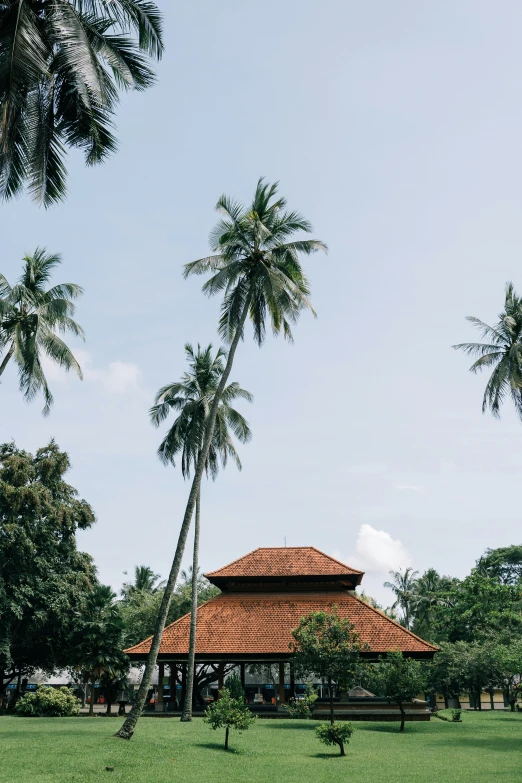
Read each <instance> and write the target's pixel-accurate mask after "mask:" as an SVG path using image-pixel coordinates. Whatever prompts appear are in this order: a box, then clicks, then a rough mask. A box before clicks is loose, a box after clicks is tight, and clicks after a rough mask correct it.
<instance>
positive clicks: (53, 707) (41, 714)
mask: <svg viewBox="0 0 522 783" xmlns="http://www.w3.org/2000/svg"><path fill="white" fill-rule="evenodd" d="M80 705H81V702H80V700H79V699H78V698H77V697H76V696H75V695H74V693H73V692H72V690H71V689H70V688H50V687H49V686H47V685H39V686H38V687H37V689H36V691H34V692H32V693H26V694H24V696H22V698H21V699H19V700H18V701H17V703H16V707H15V712H16V714H17V715H20V716H22V717H25V718H68V717H70V716H71V715H78V713H79V712H80Z"/></svg>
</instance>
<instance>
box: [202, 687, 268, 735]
mask: <svg viewBox="0 0 522 783" xmlns="http://www.w3.org/2000/svg"><path fill="white" fill-rule="evenodd" d="M255 719H256V716H255V715H252V713H251V712H250V710H249V709H248V707H247V706H246V704H243V702H242V701H240V700H239V699H233V698H232V696H231V695H230V691H228V690H227V688H223V690H222V691H219V699H218V700H217V701H215V702H213V703H212V704H209V706H208V707H207V709H206V710H205V717H204V718H203V720H204V721H205V723H208V725H209V726H210V727H211V728H212V729H223V728H224V729H225V750H228V735H229V732H230V729H236V731H239V732H240V733H241V732H242V731H246V730H247V729H249V728H250V726H251V725H252V723H254V721H255Z"/></svg>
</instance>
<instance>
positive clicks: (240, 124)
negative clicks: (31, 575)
mask: <svg viewBox="0 0 522 783" xmlns="http://www.w3.org/2000/svg"><path fill="white" fill-rule="evenodd" d="M160 6H161V7H162V9H163V11H164V13H165V44H166V52H165V56H164V58H163V60H162V62H161V63H160V65H159V66H158V69H157V71H158V82H157V84H156V86H155V87H154V88H152V89H150V90H148V91H147V92H145V93H132V94H127V95H125V96H124V97H123V99H122V102H121V105H120V107H119V110H118V116H117V129H118V131H117V132H118V138H119V140H120V146H119V151H118V152H117V153H116V154H115V155H113V156H112V157H111V158H110V159H109V160H108V161H107V162H106V163H105V164H104V165H103V166H98V167H95V168H90V169H87V168H85V167H84V165H83V162H82V159H81V156H79V155H78V154H70V155H69V157H68V169H69V180H68V185H69V191H68V198H67V200H66V201H65V202H64V203H63V204H60V205H58V206H55V207H53V208H51V209H49V210H47V211H46V210H44V209H42V208H39V207H37V206H36V205H35V204H34V203H32V202H31V201H30V199H29V197H27V196H23V197H21V198H19V199H18V200H16V201H15V202H12V203H9V204H3V205H2V206H1V208H0V259H1V266H0V271H2V273H4V274H5V275H6V277H7V278H8V280H9V281H11V282H12V281H14V280H15V279H16V278H17V277H18V275H19V273H20V269H21V258H22V256H23V255H24V254H25V253H31V252H33V251H34V249H35V248H36V247H37V246H43V247H46V248H47V249H48V250H49V251H52V252H59V253H61V254H62V257H63V265H62V267H61V268H60V269H59V270H58V272H57V275H56V278H55V280H56V282H64V281H73V282H76V283H79V284H80V285H82V286H83V287H84V289H85V294H84V296H83V297H82V299H81V300H80V302H79V304H78V309H77V320H78V321H79V322H80V323H81V324H82V325H83V327H84V329H85V331H86V341H85V343H79V342H78V341H75V340H72V339H70V340H69V342H70V344H71V345H72V346H73V347H74V349H75V351H76V352H77V355H78V357H79V359H80V362H81V364H82V367H83V368H84V374H85V378H84V380H83V382H80V381H79V380H78V379H77V378H75V377H72V376H71V377H69V376H64V375H62V374H61V373H60V372H58V371H56V370H55V369H54V368H50V370H49V380H50V382H51V386H52V391H53V393H54V395H55V400H56V401H55V405H54V408H53V410H52V413H51V415H50V416H49V417H48V418H46V419H45V418H43V417H42V415H41V408H42V407H43V402H42V401H41V400H37V401H36V402H35V403H32V404H31V405H27V404H25V403H24V402H23V401H22V399H21V396H20V394H19V392H18V390H17V385H16V373H15V370H14V367H8V369H7V370H6V372H5V373H4V376H3V378H2V384H1V387H0V398H1V400H2V403H1V404H2V408H1V412H2V413H1V415H0V439H1V440H2V441H8V440H11V439H14V440H15V441H16V443H17V445H18V446H19V447H21V448H25V449H27V450H31V451H32V450H35V449H37V448H38V447H39V446H42V445H43V444H45V443H46V442H48V441H49V439H50V438H51V437H54V438H55V439H56V440H57V442H58V444H59V445H60V447H61V448H63V449H65V450H66V451H67V452H68V453H69V455H70V459H71V462H72V469H71V471H70V473H69V476H68V479H69V481H70V483H71V484H73V485H74V486H75V487H77V489H78V491H79V493H80V495H81V497H84V498H85V499H86V500H88V501H89V502H90V503H91V504H92V506H93V508H94V510H95V513H96V516H97V523H96V525H95V526H94V527H93V528H92V529H91V530H89V531H87V532H84V533H81V534H80V535H79V536H78V540H79V546H80V547H81V548H82V549H84V550H85V551H88V552H90V553H91V554H92V555H93V556H94V558H95V561H96V564H97V566H98V569H99V576H100V579H101V580H102V581H103V582H105V583H108V584H111V585H113V587H114V588H115V589H117V588H118V587H119V586H120V585H121V582H122V581H123V580H124V579H125V576H124V571H129V572H132V570H133V568H134V566H135V565H136V564H147V565H150V566H151V567H152V568H154V569H155V570H156V571H157V572H158V573H160V574H162V575H164V576H165V575H166V574H167V573H168V570H169V568H170V563H171V559H172V556H173V552H174V549H175V544H176V540H177V535H178V531H179V527H180V524H181V519H182V515H183V511H184V506H185V502H186V498H187V494H188V489H189V487H188V485H187V484H186V483H185V482H184V481H183V479H182V478H181V474H180V471H179V470H177V469H174V468H172V467H170V468H166V467H164V466H162V464H161V463H160V462H159V460H158V458H157V456H156V448H157V446H158V444H159V442H160V440H161V437H162V435H163V432H164V430H163V429H161V430H156V429H155V428H154V427H152V426H151V424H150V423H149V419H148V409H149V407H150V405H151V404H152V402H153V397H154V394H155V392H156V390H157V389H158V388H159V387H160V386H162V385H164V384H166V383H168V382H171V381H174V380H177V379H178V378H179V376H180V375H181V374H182V372H183V371H184V369H185V357H184V348H183V346H184V344H185V343H186V342H187V341H189V342H192V343H194V344H197V343H198V342H200V343H201V344H202V345H205V346H206V345H207V344H208V343H209V342H211V343H212V344H213V345H214V346H216V347H217V346H218V345H219V339H218V336H217V332H216V326H217V318H218V314H219V300H218V299H212V300H209V299H207V298H205V297H204V295H203V294H202V293H201V285H202V282H203V280H202V279H201V278H193V279H191V280H190V281H184V280H183V279H182V274H181V272H182V266H183V264H184V263H186V262H188V261H191V260H193V259H195V258H199V257H201V256H203V255H206V254H207V249H208V234H209V231H210V229H211V228H212V226H213V224H214V222H215V220H216V214H215V212H214V205H215V203H216V201H217V199H218V197H219V196H220V195H221V194H222V193H223V192H225V193H227V194H229V195H232V196H234V197H235V198H237V199H240V200H242V201H243V202H248V200H249V199H251V197H252V195H253V192H254V188H255V185H256V182H257V179H258V177H260V176H264V177H266V178H267V179H268V180H269V181H276V180H278V181H279V182H280V191H281V193H282V194H284V195H285V196H286V197H287V199H288V202H289V205H290V207H291V208H293V209H297V210H299V211H301V212H302V213H303V214H304V215H305V216H306V217H307V218H309V219H310V220H311V222H312V223H313V226H314V234H313V235H314V237H317V238H319V239H322V240H323V241H325V242H327V244H328V246H329V253H328V255H327V256H325V255H322V254H321V255H320V254H317V255H315V256H312V257H310V258H307V259H305V261H304V266H305V269H306V272H307V273H308V275H309V277H310V280H311V285H312V299H313V303H314V306H315V309H316V311H317V316H318V317H317V319H314V318H312V317H311V316H310V315H308V314H305V315H303V317H302V319H301V321H300V323H299V324H298V326H297V327H296V329H295V344H294V345H288V344H287V343H285V342H284V340H283V339H282V338H278V339H274V338H272V336H271V335H270V336H268V337H267V340H266V343H265V345H264V346H263V347H262V348H261V349H259V348H258V347H257V346H256V345H255V344H254V342H253V340H252V335H251V332H250V331H248V333H247V338H246V340H245V342H244V343H243V344H242V345H240V348H239V349H238V355H237V361H236V363H235V365H234V369H233V372H232V376H231V378H232V380H236V381H238V382H240V383H241V385H242V386H243V387H245V388H246V389H248V390H249V391H251V392H252V393H253V394H254V396H255V400H254V403H253V404H252V405H249V404H248V403H243V404H241V406H240V407H241V411H242V412H243V414H244V415H245V416H246V417H247V419H248V421H249V423H250V425H251V428H252V430H253V438H252V441H251V442H250V443H249V444H248V445H245V446H241V449H240V453H241V460H242V462H243V470H242V472H241V473H239V472H238V471H237V470H236V469H235V468H234V467H233V466H232V465H230V466H229V467H228V468H227V469H226V471H225V472H222V473H221V474H220V475H219V477H218V479H217V481H216V482H215V483H212V482H207V483H205V485H204V487H203V497H202V536H201V557H200V562H201V566H202V569H203V570H204V571H206V570H212V569H215V568H218V567H219V566H221V565H224V564H225V563H228V562H230V561H231V560H233V559H235V558H237V557H239V556H241V555H243V554H245V553H246V552H248V551H250V550H252V549H254V548H256V547H258V546H284V544H285V541H286V543H287V544H288V545H289V546H307V545H314V546H316V547H318V548H319V549H321V550H323V551H325V552H327V553H330V554H333V555H334V556H336V557H338V558H340V559H342V560H344V561H345V562H348V563H349V564H351V565H353V566H356V567H359V568H362V569H364V570H365V571H366V576H365V578H364V581H363V587H365V589H366V592H368V593H369V594H371V595H374V596H375V597H376V598H377V599H378V600H381V601H383V602H384V603H385V604H389V603H391V600H392V595H391V593H390V592H389V591H388V590H386V589H385V588H383V582H384V580H385V579H387V578H388V571H389V570H390V569H398V568H404V567H406V566H412V567H413V568H415V569H418V570H420V571H423V570H424V569H426V568H428V567H434V568H436V569H438V570H439V571H440V572H441V573H447V574H452V575H454V576H457V577H463V576H464V575H465V574H466V573H469V570H470V569H471V567H472V566H473V565H474V562H475V560H476V559H477V558H478V557H479V556H480V555H481V554H482V553H483V551H484V550H485V549H486V548H487V547H498V546H505V545H509V544H512V543H520V541H521V534H520V516H521V514H520V509H519V506H520V472H521V470H522V452H521V448H520V446H521V443H522V423H521V422H520V421H519V420H518V419H517V418H516V416H515V414H514V413H513V412H512V411H511V410H510V408H509V404H508V405H506V407H505V409H504V410H503V412H502V418H501V420H500V421H497V420H495V419H493V418H492V417H491V416H490V415H483V414H482V413H481V402H482V394H483V390H484V386H485V383H486V377H485V376H480V375H479V376H475V375H473V374H471V373H469V372H468V368H469V364H470V361H469V359H468V358H467V357H466V356H464V355H463V354H461V353H459V352H456V351H453V350H452V349H451V346H452V345H453V344H454V343H459V342H464V341H468V340H473V339H475V333H474V331H473V329H472V327H471V325H470V324H469V323H467V322H466V321H465V317H466V316H467V315H474V316H477V317H479V318H481V319H483V320H485V321H486V322H489V323H491V322H494V321H495V319H496V317H497V315H498V313H499V312H500V310H501V309H502V305H503V297H504V286H505V283H506V282H507V281H508V280H512V281H513V283H514V285H515V288H518V289H519V290H522V264H521V261H522V253H521V251H522V220H521V215H522V190H521V184H520V183H521V182H522V146H521V144H520V139H521V137H522V102H521V101H520V89H521V87H520V80H521V76H520V74H521V73H522V51H521V49H520V34H519V31H520V27H521V24H522V7H521V5H520V4H519V3H517V2H514V0H509V1H508V0H499V2H497V3H495V4H492V3H491V2H488V1H487V0H472V1H471V0H469V2H465V0H451V1H450V0H439V2H437V3H433V2H425V1H424V0H411V1H409V0H397V2H395V3H389V2H387V0H370V1H369V2H366V3H360V2H353V1H352V0H344V1H343V2H340V0H323V2H321V3H317V2H312V1H311V0H299V2H298V1H297V0H284V2H281V0H266V1H265V3H264V4H263V5H262V6H259V4H253V3H245V2H239V0H225V2H222V3H215V2H211V1H210V0H193V1H192V2H191V3H175V4H174V3H167V2H165V0H161V2H160ZM189 550H190V542H189V545H188V550H187V554H186V557H185V560H184V562H185V565H188V563H189V560H190V552H189Z"/></svg>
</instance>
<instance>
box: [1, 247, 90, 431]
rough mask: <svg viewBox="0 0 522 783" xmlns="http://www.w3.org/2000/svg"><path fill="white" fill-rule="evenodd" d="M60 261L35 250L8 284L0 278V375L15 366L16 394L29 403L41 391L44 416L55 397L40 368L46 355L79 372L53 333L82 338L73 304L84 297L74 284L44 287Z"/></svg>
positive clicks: (43, 251)
mask: <svg viewBox="0 0 522 783" xmlns="http://www.w3.org/2000/svg"><path fill="white" fill-rule="evenodd" d="M58 264H61V258H60V256H59V255H56V254H47V253H46V252H45V250H44V249H40V248H37V249H36V251H35V252H34V254H33V255H32V256H25V258H24V259H23V272H22V276H21V277H20V279H19V280H18V282H17V283H16V284H15V285H14V286H11V285H9V283H8V282H7V280H6V278H5V277H4V276H3V275H2V274H0V354H3V358H2V361H1V363H0V376H1V375H2V374H3V372H4V370H5V368H6V367H7V365H8V363H9V361H10V360H11V359H13V361H14V362H16V364H17V365H18V374H19V379H20V390H21V392H22V393H23V395H24V397H25V399H26V400H27V401H28V402H29V401H31V400H32V399H33V398H34V397H35V396H36V394H37V393H38V392H39V391H40V390H41V391H42V392H43V395H44V399H45V406H44V409H43V414H44V416H46V415H47V414H48V413H49V410H50V408H51V405H52V403H53V396H52V394H51V391H50V389H49V386H48V384H47V379H46V377H45V373H44V370H43V367H42V357H43V356H47V357H49V358H50V359H51V360H52V361H53V362H56V364H58V365H59V366H60V367H62V368H63V369H64V370H67V371H69V370H73V371H74V372H75V373H76V374H77V375H78V376H79V377H80V378H82V377H83V376H82V371H81V368H80V365H79V364H78V362H77V361H76V359H75V358H74V356H73V354H72V352H71V350H70V349H69V348H68V347H67V346H66V344H65V343H64V342H63V340H61V339H60V337H58V335H57V332H62V333H65V332H72V334H74V335H75V336H76V337H82V338H83V330H82V328H81V326H80V325H79V324H77V323H76V321H74V320H73V318H72V316H73V315H74V311H75V306H74V303H73V300H74V299H76V298H77V297H78V296H80V295H81V294H82V293H83V289H82V288H81V287H80V286H79V285H76V283H60V284H58V285H54V286H52V287H51V288H47V284H48V283H49V280H50V278H51V274H52V272H53V270H54V268H55V267H56V266H58Z"/></svg>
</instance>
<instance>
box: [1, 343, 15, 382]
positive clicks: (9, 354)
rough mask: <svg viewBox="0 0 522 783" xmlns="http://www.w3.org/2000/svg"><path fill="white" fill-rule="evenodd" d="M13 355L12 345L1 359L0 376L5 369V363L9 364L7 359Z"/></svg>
mask: <svg viewBox="0 0 522 783" xmlns="http://www.w3.org/2000/svg"><path fill="white" fill-rule="evenodd" d="M13 353H14V345H13V344H11V347H10V348H9V350H8V351H7V353H6V355H5V356H4V358H3V361H2V364H0V375H2V373H3V372H4V370H5V368H6V367H7V363H8V362H9V359H10V358H11V356H12V355H13Z"/></svg>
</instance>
